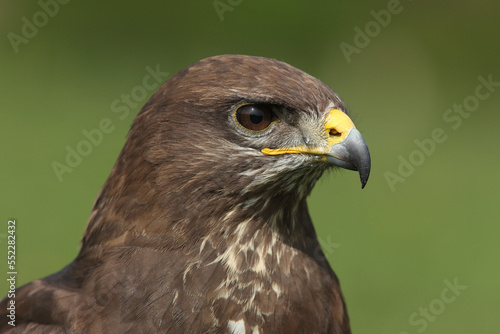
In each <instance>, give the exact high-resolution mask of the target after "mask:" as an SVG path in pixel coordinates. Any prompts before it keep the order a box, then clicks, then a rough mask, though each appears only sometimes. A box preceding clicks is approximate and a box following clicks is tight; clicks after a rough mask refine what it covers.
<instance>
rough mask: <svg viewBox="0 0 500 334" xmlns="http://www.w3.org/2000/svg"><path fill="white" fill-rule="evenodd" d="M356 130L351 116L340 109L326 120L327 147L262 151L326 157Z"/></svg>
mask: <svg viewBox="0 0 500 334" xmlns="http://www.w3.org/2000/svg"><path fill="white" fill-rule="evenodd" d="M352 129H354V123H353V122H352V121H351V119H350V118H349V116H347V115H346V114H345V113H344V112H342V111H340V110H338V109H332V110H330V112H329V113H328V116H327V117H326V120H325V133H326V137H327V138H328V139H327V140H328V145H327V146H325V147H306V146H296V147H286V148H264V149H262V150H261V152H262V153H264V154H266V155H279V154H291V153H306V154H314V155H325V154H327V153H328V152H329V151H330V150H331V147H332V146H333V145H335V144H338V143H340V142H342V141H344V140H345V139H346V138H347V135H349V132H351V130H352Z"/></svg>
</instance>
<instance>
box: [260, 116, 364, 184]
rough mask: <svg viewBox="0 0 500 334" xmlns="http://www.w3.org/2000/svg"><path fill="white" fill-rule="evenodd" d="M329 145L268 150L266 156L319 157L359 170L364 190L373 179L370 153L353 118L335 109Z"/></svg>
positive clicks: (327, 122)
mask: <svg viewBox="0 0 500 334" xmlns="http://www.w3.org/2000/svg"><path fill="white" fill-rule="evenodd" d="M325 132H326V135H327V145H326V146H325V147H313V148H310V147H305V146H299V147H290V148H278V149H271V148H265V149H263V150H262V153H264V154H266V155H278V154H289V153H305V154H313V155H319V156H321V157H322V158H323V160H324V161H325V162H327V163H330V164H332V165H335V166H338V167H341V168H345V169H349V170H356V171H358V173H359V178H360V180H361V188H364V187H365V185H366V182H367V181H368V177H369V176H370V169H371V158H370V151H369V150H368V146H367V145H366V142H365V140H364V139H363V136H362V135H361V133H360V132H359V131H358V130H357V129H356V127H355V126H354V123H353V122H352V121H351V119H350V118H349V116H347V115H346V114H345V113H344V112H342V111H340V110H338V109H332V110H330V112H329V113H328V116H327V117H326V120H325Z"/></svg>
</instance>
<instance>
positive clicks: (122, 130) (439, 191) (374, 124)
mask: <svg viewBox="0 0 500 334" xmlns="http://www.w3.org/2000/svg"><path fill="white" fill-rule="evenodd" d="M61 1H62V0H61ZM388 6H389V8H390V9H393V11H394V12H396V11H398V12H397V13H393V14H391V18H390V22H387V21H388V18H387V17H385V18H384V16H383V15H382V14H380V15H382V17H383V18H384V19H385V21H386V23H387V24H386V23H384V25H385V27H384V26H381V25H380V24H379V23H375V22H376V21H375V18H374V16H373V13H372V11H375V13H380V11H381V10H387V8H388ZM216 7H217V8H219V13H218V12H217V9H216ZM42 10H43V9H42V7H41V6H40V5H39V4H37V3H36V2H29V3H28V2H17V1H15V2H13V1H2V2H1V3H0V36H1V37H2V38H1V40H0V75H1V80H0V94H1V102H0V107H1V116H0V117H1V122H0V127H1V128H0V129H1V131H0V136H1V137H0V138H1V143H2V144H1V147H2V149H1V158H2V163H1V167H0V168H1V172H0V178H1V188H2V191H1V194H0V196H1V197H0V206H1V213H2V215H1V216H2V220H3V223H2V225H1V226H4V227H3V228H2V229H3V230H0V241H1V244H2V245H3V246H1V248H2V249H4V250H2V253H3V254H5V253H6V251H5V249H6V247H5V246H6V243H5V240H6V239H5V233H6V231H7V228H6V224H7V220H8V218H16V219H17V239H18V240H17V261H18V267H17V270H18V272H19V274H18V283H19V284H24V283H26V282H28V281H30V280H33V279H36V278H39V277H42V276H45V275H47V274H50V273H52V272H54V271H57V270H59V269H60V268H61V267H63V266H64V265H65V264H67V263H69V262H70V261H71V260H72V259H73V258H74V257H75V255H76V254H77V252H78V249H79V241H80V238H81V236H82V234H83V232H84V230H85V226H86V221H87V218H88V216H89V213H90V209H91V206H92V203H93V200H94V198H95V196H96V194H97V193H98V191H99V189H100V187H101V186H102V185H103V183H104V181H105V180H106V178H107V176H108V174H109V172H110V170H111V168H112V166H113V164H114V162H115V159H116V157H117V156H118V153H119V151H120V150H121V147H122V145H123V144H124V142H125V138H126V134H127V131H128V129H129V126H130V124H131V122H132V120H133V117H134V115H135V114H137V112H138V111H139V109H140V107H141V106H142V105H143V104H144V103H145V102H146V101H147V97H145V98H143V99H138V100H137V101H136V102H137V106H136V107H133V108H131V109H130V111H131V112H130V114H129V115H128V117H126V118H125V119H123V120H121V119H119V118H118V114H115V113H113V112H112V110H111V104H112V103H113V101H114V100H115V99H117V98H120V96H121V94H130V93H131V91H132V90H133V88H134V87H136V86H138V85H142V79H143V77H144V76H145V75H146V74H147V71H146V67H147V66H149V67H151V68H155V67H156V66H157V65H159V66H160V69H161V70H162V71H164V72H169V73H170V75H173V74H175V73H176V72H177V71H179V70H180V69H182V68H183V67H185V66H187V65H189V64H191V63H193V62H195V61H197V60H199V59H201V58H205V57H208V56H212V55H216V54H224V53H240V54H250V55H260V56H266V57H270V58H276V59H279V60H283V61H285V62H288V63H290V64H292V65H294V66H296V67H298V68H300V69H302V70H304V71H306V72H308V73H310V74H312V75H313V76H316V77H317V78H319V79H321V80H322V81H324V82H325V83H327V84H328V85H330V86H331V87H332V88H333V89H334V90H336V91H337V92H338V93H339V94H340V96H341V97H342V98H343V99H344V100H345V101H346V103H347V104H348V106H349V108H350V110H351V112H352V113H353V114H354V115H355V122H356V124H357V126H358V128H359V129H360V130H361V132H362V133H363V135H364V137H365V139H366V140H367V142H368V144H369V147H370V150H371V153H372V174H371V177H370V181H369V182H368V185H367V187H366V188H365V189H364V190H361V189H360V187H359V180H358V178H357V175H356V174H355V173H352V172H341V173H337V172H334V173H330V174H329V175H326V176H325V177H324V178H323V179H322V180H321V181H320V182H319V184H318V185H317V186H316V188H315V190H314V191H313V193H312V195H311V197H310V198H309V205H310V209H311V214H312V216H313V220H314V222H315V225H316V227H317V231H318V235H319V237H320V239H321V241H322V243H323V245H324V246H325V248H326V249H325V252H326V253H327V254H328V258H329V260H330V262H331V264H332V266H333V268H334V270H335V271H336V272H337V273H338V275H339V277H340V279H341V284H342V287H343V292H344V294H345V296H346V299H347V303H348V307H349V312H350V316H351V319H352V327H353V331H354V333H396V334H403V333H421V332H425V333H429V334H430V333H498V328H499V326H500V320H499V315H500V291H499V290H500V289H499V283H500V279H499V278H500V273H499V272H500V270H499V263H500V226H499V221H500V220H499V213H498V207H499V205H500V196H499V186H500V177H499V174H498V164H499V163H500V154H499V153H500V131H499V120H500V116H499V113H498V107H499V105H500V87H494V88H492V90H493V89H494V91H493V92H490V96H489V97H488V98H485V99H484V100H481V101H480V102H479V105H478V106H474V105H473V103H474V101H475V100H474V98H473V97H471V96H474V94H475V91H476V87H477V86H478V85H479V84H480V81H479V80H478V77H479V76H482V77H484V78H485V79H487V78H488V76H490V75H491V76H492V78H493V81H497V82H498V81H500V62H499V59H500V37H499V33H500V23H499V22H500V21H499V19H498V16H499V14H500V3H499V2H498V1H487V0H480V1H476V2H471V1H465V0H460V1H440V2H439V3H437V4H436V2H434V1H429V0H427V1H410V0H405V1H401V3H400V4H399V5H398V6H396V3H395V2H394V1H393V0H391V1H366V0H365V1H356V2H353V1H329V2H327V1H318V0H314V1H309V2H307V3H306V2H296V3H292V2H289V1H274V2H269V1H268V2H265V1H248V0H246V1H241V0H231V1H229V0H222V1H216V2H215V4H214V1H213V0H209V1H198V2H195V1H184V2H180V1H178V2H175V3H174V2H170V3H169V2H167V1H164V2H153V1H142V2H139V1H134V2H131V1H121V2H102V1H93V0H91V1H86V2H83V1H70V2H69V3H67V4H59V8H58V12H57V13H56V14H55V15H53V17H49V16H47V15H45V17H47V18H48V20H47V21H46V22H44V20H43V19H44V15H43V14H39V13H38V12H40V11H42ZM51 10H52V11H54V8H53V7H52V9H51ZM222 11H224V12H222ZM34 16H35V17H34ZM23 17H25V18H26V19H25V20H24V21H23V19H22V18H23ZM34 20H37V21H34ZM26 21H29V22H31V23H34V22H38V24H39V25H40V27H39V28H38V31H37V32H36V35H34V36H32V37H30V38H27V39H26V40H23V42H22V43H21V44H18V45H16V46H15V47H13V45H12V43H11V41H10V40H9V36H10V39H15V40H17V41H19V40H20V39H21V38H24V37H23V31H22V30H23V26H24V25H25V24H26ZM356 28H358V29H359V30H361V31H364V30H365V28H368V29H371V30H369V34H370V35H371V36H372V37H370V36H368V38H369V43H368V41H367V40H366V39H365V40H362V38H360V37H357V40H356V41H357V45H358V46H362V47H358V50H357V51H356V53H352V54H351V55H350V56H349V57H346V56H345V54H344V53H343V51H342V49H341V47H340V46H341V45H344V46H345V45H346V44H349V45H350V46H351V47H356V43H355V42H356V41H355V38H356V35H357V34H359V30H355V29H356ZM26 29H27V28H25V29H24V30H25V33H28V35H29V33H32V34H34V33H33V31H31V32H30V31H29V29H28V30H26ZM12 33H13V34H15V35H17V37H13V36H14V35H13V34H12ZM341 43H346V44H341ZM363 43H364V44H367V45H363ZM16 48H17V52H16V50H15V49H16ZM347 58H349V61H348V59H347ZM283 79H284V80H286V78H283ZM481 92H483V93H485V92H488V91H487V90H481ZM152 93H153V91H148V92H147V95H148V97H149V95H151V94H152ZM464 100H465V101H467V102H468V103H471V104H472V107H471V104H469V109H473V111H472V112H471V113H470V116H468V117H466V118H465V117H460V119H461V120H462V121H463V122H462V123H461V124H460V126H457V125H458V123H455V121H454V122H452V123H450V122H446V121H445V120H444V119H443V117H444V116H445V115H447V114H446V113H447V110H448V109H449V108H452V107H453V105H454V104H462V103H464ZM476 101H477V100H476ZM450 115H451V114H449V115H448V116H450ZM457 115H458V114H455V116H454V117H457ZM103 118H109V119H111V120H112V122H113V124H114V125H115V129H114V131H113V132H111V133H109V134H106V135H104V139H103V141H102V143H101V144H99V145H97V146H94V147H93V149H92V152H91V154H89V155H88V156H87V157H84V158H83V160H82V162H81V163H80V164H79V165H78V166H77V167H75V168H74V169H73V171H72V172H71V173H66V174H64V175H63V181H62V182H59V180H58V179H57V177H56V175H55V173H54V171H53V169H52V166H51V164H52V163H53V162H54V161H58V162H61V163H64V160H65V157H66V146H67V145H69V146H70V147H72V148H75V147H76V145H77V144H78V143H79V142H80V141H81V140H82V139H85V137H84V136H83V134H82V130H91V129H94V128H97V126H98V124H99V122H100V120H101V119H103ZM456 122H458V121H456ZM452 125H455V126H456V127H457V128H456V129H453V128H452ZM436 128H441V129H442V130H443V131H444V133H445V136H446V141H445V142H444V143H436V144H435V148H434V152H432V153H431V154H429V155H425V156H424V155H423V154H424V153H419V152H421V150H419V148H418V146H417V144H416V143H415V140H421V141H424V142H425V140H427V139H429V138H431V133H432V131H433V130H434V129H436ZM427 142H428V140H427ZM415 152H416V153H415ZM422 157H424V158H423V159H422ZM410 158H411V159H413V160H412V161H414V162H415V163H417V164H418V166H415V167H414V170H413V171H411V172H408V171H406V172H407V174H405V177H403V178H402V179H398V180H399V181H401V180H404V182H399V181H398V182H397V183H395V184H393V185H392V186H391V185H390V184H389V182H388V181H387V175H388V173H394V175H397V174H398V173H399V172H398V168H400V163H401V159H405V160H408V159H410ZM415 159H417V160H416V161H415ZM402 172H403V173H404V172H405V171H402ZM0 263H1V266H0V267H1V268H4V269H5V271H7V269H6V260H4V259H2V260H0ZM454 280H457V282H458V284H459V285H463V286H467V288H465V290H464V288H462V290H461V291H460V292H457V294H458V293H460V295H456V296H455V297H456V298H454V301H453V302H449V303H445V302H443V300H444V299H443V297H442V292H443V289H445V288H446V286H447V285H446V283H445V281H448V282H450V283H453V282H454ZM1 282H2V283H1V286H0V287H1V291H2V294H4V292H5V291H6V285H5V280H4V279H2V280H1ZM445 296H447V297H448V298H449V297H451V296H453V293H451V292H449V293H448V295H446V294H445ZM446 300H448V299H446ZM426 309H429V310H428V311H425V310H426ZM425 312H427V315H425V314H424V313H425Z"/></svg>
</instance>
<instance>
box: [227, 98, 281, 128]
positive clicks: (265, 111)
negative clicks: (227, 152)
mask: <svg viewBox="0 0 500 334" xmlns="http://www.w3.org/2000/svg"><path fill="white" fill-rule="evenodd" d="M235 116H236V120H237V121H238V123H239V124H240V125H241V126H242V127H244V128H245V129H248V130H251V131H262V130H265V129H267V128H268V127H269V125H271V123H273V122H274V121H276V120H277V119H278V118H277V117H276V115H275V114H274V113H273V111H272V108H271V106H268V105H265V104H247V105H244V106H241V107H239V108H238V110H236V115H235Z"/></svg>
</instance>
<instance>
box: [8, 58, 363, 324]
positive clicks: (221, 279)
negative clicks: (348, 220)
mask: <svg viewBox="0 0 500 334" xmlns="http://www.w3.org/2000/svg"><path fill="white" fill-rule="evenodd" d="M335 167H340V168H346V169H351V170H356V171H358V173H359V176H360V179H361V185H362V187H364V186H365V184H366V182H367V180H368V176H369V173H370V154H369V152H368V148H367V146H366V143H365V141H364V139H363V137H362V136H361V134H360V132H359V131H358V130H357V129H356V127H355V126H354V124H353V122H352V121H351V119H350V118H349V117H348V116H347V114H346V107H345V104H344V103H343V102H342V100H341V99H340V98H339V97H338V95H337V94H336V93H335V92H334V91H333V90H331V89H330V88H329V87H328V86H327V85H325V84H324V83H322V82H321V81H319V80H317V79H315V78H314V77H312V76H310V75H308V74H306V73H304V72H302V71H300V70H298V69H296V68H294V67H292V66H290V65H288V64H286V63H283V62H280V61H276V60H272V59H267V58H261V57H251V56H240V55H224V56H216V57H211V58H207V59H203V60H201V61H199V62H197V63H195V64H193V65H191V66H189V67H187V68H185V69H184V70H182V71H181V72H179V73H178V74H177V75H175V76H173V77H172V78H171V79H170V80H169V81H168V82H166V83H165V84H164V85H163V86H162V87H161V88H160V89H159V90H158V91H157V92H156V93H155V94H154V95H153V96H152V97H151V99H150V100H149V102H147V103H146V105H145V106H144V107H143V108H142V110H141V112H140V113H139V115H138V116H137V117H136V119H135V120H134V123H133V125H132V128H131V130H130V133H129V137H128V140H127V142H126V144H125V146H124V148H123V150H122V152H121V154H120V156H119V157H118V160H117V162H116V164H115V166H114V168H113V170H112V172H111V175H110V176H109V178H108V180H107V182H106V184H105V185H104V187H103V188H102V190H101V192H100V194H99V196H98V198H97V199H96V202H95V204H94V209H93V212H92V215H91V218H90V222H89V225H88V227H87V231H86V233H85V235H84V238H83V245H82V249H81V251H80V254H79V255H78V257H77V258H76V259H75V261H74V262H73V263H72V264H70V265H69V266H68V267H66V268H65V269H64V270H62V271H61V272H60V273H56V274H54V275H53V276H50V277H48V278H45V279H42V280H38V281H35V282H32V283H30V284H29V285H27V286H25V287H24V288H23V289H21V292H20V293H21V296H22V297H23V298H25V306H24V308H23V309H21V310H20V311H19V312H23V311H24V312H25V314H29V316H26V317H27V318H28V319H29V320H27V321H26V324H27V325H26V326H31V325H33V324H36V325H37V326H42V325H40V324H46V325H54V326H61V328H64V329H65V330H69V331H75V332H86V331H91V332H92V331H94V330H102V329H106V328H107V329H108V330H110V328H111V329H113V330H116V331H117V332H122V333H123V332H127V331H129V332H134V331H135V330H139V329H140V331H141V332H162V333H165V332H168V333H350V329H349V321H348V317H347V312H346V309H345V304H344V300H343V297H342V293H341V292H340V288H339V285H338V281H337V278H336V276H335V274H334V273H333V271H332V270H331V268H330V266H329V264H328V262H327V261H326V259H325V257H324V255H323V253H322V252H321V250H320V247H319V243H318V240H317V237H316V234H315V232H314V228H313V226H312V222H311V219H310V217H309V214H308V211H307V205H306V201H305V199H306V197H307V196H308V194H309V193H310V191H311V189H312V187H313V186H314V184H315V182H316V181H317V180H318V179H319V178H320V176H321V175H322V173H323V172H324V171H325V170H327V169H329V168H335ZM339 205H341V204H339ZM23 291H24V293H23ZM102 291H105V292H106V293H105V295H106V298H104V300H105V301H104V302H103V301H102V299H103V298H99V296H100V295H101V294H102ZM37 296H38V298H41V297H44V298H48V299H47V300H49V301H50V305H51V307H52V308H53V309H56V310H57V311H58V312H55V311H54V312H52V311H51V312H52V313H51V312H49V311H47V312H45V313H44V314H42V313H39V314H38V313H36V308H37V307H42V306H43V305H42V306H40V302H38V303H36V302H34V301H32V302H31V303H30V300H31V299H33V298H35V297H37ZM101 297H102V296H101ZM30 298H31V299H30ZM103 303H104V307H103V305H102V304H103ZM96 310H97V312H96ZM41 314H42V315H43V316H42V315H41ZM83 316H85V318H84V317H83ZM40 317H42V318H43V317H45V318H43V319H41V318H40ZM33 326H34V325H33ZM0 328H2V327H0ZM26 328H28V327H26ZM33 328H34V327H33Z"/></svg>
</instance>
